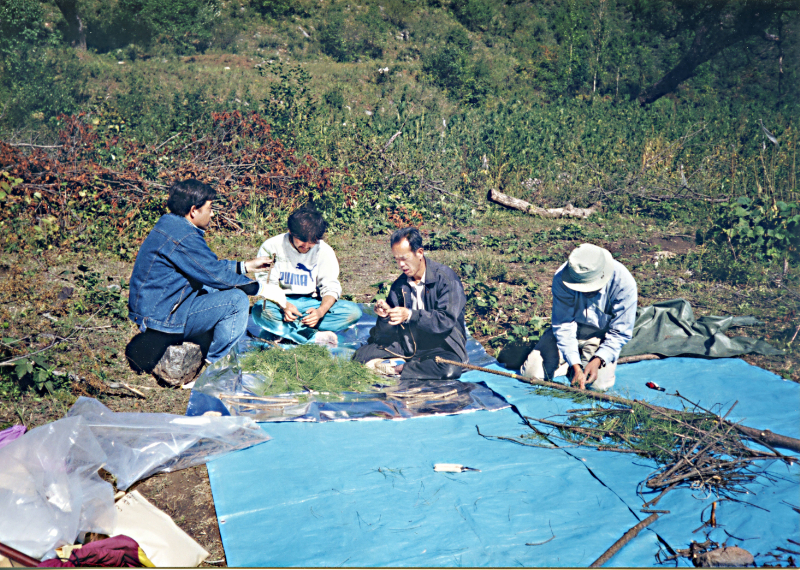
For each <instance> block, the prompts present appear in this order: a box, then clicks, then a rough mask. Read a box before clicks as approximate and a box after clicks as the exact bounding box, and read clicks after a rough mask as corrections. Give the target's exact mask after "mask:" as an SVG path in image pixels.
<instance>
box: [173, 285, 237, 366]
mask: <svg viewBox="0 0 800 570" xmlns="http://www.w3.org/2000/svg"><path fill="white" fill-rule="evenodd" d="M249 310H250V301H249V299H248V298H247V295H246V294H245V292H244V291H242V290H240V289H226V290H224V291H216V290H209V292H208V293H206V294H204V295H203V294H201V295H198V296H197V297H195V299H194V300H193V301H192V305H191V306H190V307H189V315H188V318H187V319H186V327H185V328H184V331H183V338H184V339H185V340H192V339H198V338H200V337H201V336H203V335H205V334H206V333H209V332H211V335H212V338H211V345H210V346H209V347H208V355H207V356H206V358H207V359H208V360H209V361H210V362H216V361H217V360H219V359H220V358H222V357H223V356H225V355H226V354H228V351H229V350H230V349H231V347H232V346H233V345H234V344H236V343H237V342H238V341H239V339H240V338H241V337H242V336H243V335H244V333H245V331H246V330H247V316H248V313H249Z"/></svg>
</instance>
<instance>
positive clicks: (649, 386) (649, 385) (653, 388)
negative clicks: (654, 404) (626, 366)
mask: <svg viewBox="0 0 800 570" xmlns="http://www.w3.org/2000/svg"><path fill="white" fill-rule="evenodd" d="M645 386H647V387H648V388H650V389H651V390H658V391H659V392H666V391H667V390H666V388H662V387H661V386H659V385H658V384H656V383H655V382H648V383H647V384H645Z"/></svg>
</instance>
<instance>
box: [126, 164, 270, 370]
mask: <svg viewBox="0 0 800 570" xmlns="http://www.w3.org/2000/svg"><path fill="white" fill-rule="evenodd" d="M214 198H216V191H215V190H214V189H213V188H212V187H211V186H209V185H208V184H204V183H202V182H200V181H198V180H184V181H182V182H176V183H175V184H173V185H172V187H171V188H170V189H169V199H168V200H167V207H168V208H169V210H170V212H171V213H169V214H165V215H163V216H161V218H160V219H159V220H158V222H156V225H155V226H154V227H153V229H152V230H151V231H150V234H149V235H148V236H147V238H146V239H145V240H144V243H142V246H141V247H140V248H139V253H138V255H137V256H136V263H135V264H134V266H133V274H132V275H131V282H130V296H129V299H128V310H129V314H128V316H129V317H130V319H131V320H132V321H133V322H134V323H136V324H137V325H139V328H140V329H141V330H142V331H144V330H146V329H153V330H156V331H161V332H163V333H169V334H175V335H181V338H182V339H183V340H197V339H199V338H200V337H202V336H204V335H207V334H208V333H210V334H211V337H212V338H211V344H210V346H209V348H208V354H207V356H206V359H207V361H208V362H216V361H217V360H219V359H220V358H222V357H223V356H225V355H226V354H227V353H228V351H229V350H230V349H231V347H232V346H233V345H234V344H236V342H237V341H238V340H239V339H240V338H241V337H242V335H244V333H245V330H246V328H247V318H248V311H249V308H250V302H249V300H248V298H247V296H248V295H256V294H258V291H259V285H258V282H257V281H254V280H252V279H250V278H249V277H247V275H246V274H247V273H251V272H255V271H260V270H263V269H266V268H269V267H270V266H271V265H272V259H271V258H269V257H257V258H255V259H251V260H249V261H228V260H223V259H217V256H216V255H215V254H214V252H213V251H211V249H209V247H208V245H207V244H206V241H205V238H204V234H205V230H206V229H208V226H209V224H210V223H211V218H212V216H213V215H214V213H213V211H212V210H211V201H212V200H213V199H214Z"/></svg>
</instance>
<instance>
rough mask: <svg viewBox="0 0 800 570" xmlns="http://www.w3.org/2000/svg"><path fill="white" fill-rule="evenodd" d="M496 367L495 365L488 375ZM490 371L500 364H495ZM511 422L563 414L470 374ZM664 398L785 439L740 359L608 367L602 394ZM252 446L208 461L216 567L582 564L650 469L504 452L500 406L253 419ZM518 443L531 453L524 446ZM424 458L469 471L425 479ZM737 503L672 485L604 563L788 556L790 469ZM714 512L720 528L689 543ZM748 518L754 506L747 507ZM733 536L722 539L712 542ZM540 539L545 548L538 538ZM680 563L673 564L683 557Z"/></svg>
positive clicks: (795, 530) (583, 452)
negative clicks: (317, 420) (220, 559)
mask: <svg viewBox="0 0 800 570" xmlns="http://www.w3.org/2000/svg"><path fill="white" fill-rule="evenodd" d="M495 366H496V365H495ZM497 368H498V369H501V368H499V367H497ZM462 381H473V382H479V381H483V382H485V383H486V384H487V385H489V386H490V387H491V388H492V389H493V390H494V391H495V392H497V393H498V394H501V395H503V396H504V397H505V398H506V399H507V400H508V401H509V402H511V403H512V404H514V405H515V406H516V409H517V410H518V411H519V412H520V413H521V414H522V415H525V416H530V417H535V418H545V417H552V416H553V415H556V414H559V413H563V412H564V411H565V410H567V409H571V408H574V407H575V403H574V402H573V401H571V400H568V399H561V398H549V397H545V396H539V395H536V394H534V393H533V390H532V388H531V386H529V385H526V384H523V383H521V382H518V381H516V380H513V379H510V378H504V377H501V376H496V375H492V374H488V373H483V372H475V371H470V372H467V373H466V374H464V376H462ZM648 381H655V382H657V383H658V384H660V385H662V386H664V387H665V388H666V389H667V390H668V392H673V391H675V390H678V391H679V392H680V393H681V394H683V395H685V396H686V397H688V398H690V399H692V400H695V401H698V402H699V403H700V404H701V405H703V406H706V407H710V406H714V405H715V404H716V403H720V404H722V405H723V408H724V409H725V410H727V408H728V407H730V405H731V404H733V402H734V401H736V400H738V401H739V403H738V405H737V406H736V408H735V409H734V410H733V412H732V414H731V416H730V418H731V419H734V420H742V423H744V424H745V425H750V426H754V427H760V428H766V429H771V430H773V431H775V432H777V433H782V434H786V435H790V436H794V437H798V431H799V426H800V410H799V409H798V408H799V406H798V403H800V386H798V385H797V384H795V383H792V382H787V381H784V380H782V379H781V378H779V377H777V376H776V375H774V374H772V373H770V372H766V371H764V370H761V369H759V368H756V367H754V366H750V365H748V364H747V363H745V362H743V361H740V360H733V359H731V360H728V359H723V360H713V361H710V360H695V359H689V358H671V359H667V360H663V361H649V362H641V363H637V364H628V365H624V366H621V367H619V368H618V370H617V383H616V385H615V388H614V391H615V392H617V393H620V394H622V395H625V396H626V397H630V398H640V399H647V400H649V401H653V402H655V403H658V404H662V405H666V406H670V407H681V404H680V402H679V401H678V400H677V399H676V398H675V397H669V396H666V395H665V394H666V393H660V392H654V391H652V390H649V389H647V388H646V387H645V383H646V382H648ZM263 427H264V429H265V430H266V431H267V432H268V433H269V434H270V435H271V436H272V437H273V439H272V441H270V442H268V443H267V444H264V445H259V446H255V447H253V448H250V449H247V450H243V451H241V452H236V453H232V454H229V455H226V456H225V457H223V458H220V459H217V460H214V461H212V462H210V463H209V464H208V470H209V477H210V480H211V488H212V491H213V493H214V502H215V505H216V510H217V515H218V517H219V522H220V525H219V528H220V533H221V536H222V540H223V544H224V547H225V553H226V559H227V562H228V564H229V565H231V566H339V565H341V566H456V565H464V566H512V565H513V566H518V565H524V566H587V565H589V564H590V563H591V562H593V561H594V560H595V559H596V558H597V557H599V556H600V555H601V554H602V553H603V552H605V551H606V549H608V548H609V547H610V546H611V545H612V544H613V543H614V542H615V541H616V540H617V539H619V538H620V537H621V536H622V535H623V534H624V533H625V532H626V531H627V530H628V529H630V528H631V527H632V526H634V525H635V524H636V523H637V522H638V521H639V520H643V519H644V518H646V517H647V516H649V515H648V514H646V513H641V512H640V508H641V505H642V503H644V502H645V501H647V500H649V499H651V498H653V497H654V496H655V495H654V494H653V493H649V494H646V495H644V497H642V496H639V495H638V494H637V487H638V486H639V484H640V483H641V482H643V481H644V480H645V479H646V478H647V476H648V475H649V474H651V473H652V472H653V471H654V470H655V469H656V465H655V464H654V463H653V462H651V461H648V460H644V459H641V458H638V457H636V456H632V455H628V454H619V453H613V452H599V451H593V450H590V449H586V448H580V447H572V448H569V447H567V448H562V449H543V448H540V447H530V446H523V445H519V444H516V443H513V442H510V441H506V440H501V439H496V438H489V439H487V438H484V437H481V435H479V434H478V429H479V430H480V432H481V433H482V434H484V435H486V436H503V437H513V438H518V437H519V436H520V435H521V434H530V433H531V432H530V430H529V429H528V428H527V427H525V426H524V425H523V423H522V420H521V418H520V416H519V415H518V414H517V413H515V412H514V410H511V409H505V410H500V411H496V412H487V411H479V412H474V413H471V414H462V415H457V416H438V417H424V418H415V419H411V420H407V421H400V422H390V421H371V422H343V423H333V422H331V423H323V424H303V423H278V424H263ZM531 443H535V442H533V441H531ZM435 463H461V464H463V465H466V466H469V467H474V468H477V469H480V470H481V471H480V472H465V473H458V474H452V473H437V472H434V471H433V465H434V464H435ZM759 469H760V470H761V471H763V472H764V473H766V474H768V475H769V476H770V477H771V478H772V479H773V480H770V479H768V478H766V477H759V478H758V480H757V482H756V483H754V484H753V485H751V486H750V487H749V489H750V490H751V491H752V492H753V493H755V494H748V495H739V496H738V497H737V498H738V499H740V500H742V501H746V502H747V503H750V504H746V503H744V502H734V501H725V500H720V499H719V498H718V497H716V496H714V495H712V494H709V493H708V492H707V491H705V490H694V491H693V490H691V489H675V490H673V491H671V492H670V493H668V494H667V495H666V496H665V497H664V498H663V499H662V500H661V502H660V503H659V504H658V505H657V506H656V507H655V508H658V509H666V510H670V511H671V512H670V514H668V515H662V516H661V518H660V519H659V520H658V521H656V522H655V523H654V524H652V525H651V526H650V527H649V528H648V529H646V530H643V531H642V532H641V533H640V534H639V535H638V537H636V538H635V539H634V540H632V541H631V542H630V543H629V544H628V545H627V546H625V547H624V548H623V549H622V550H621V551H620V552H619V553H618V554H617V555H616V556H614V557H613V558H612V559H611V562H610V563H609V564H607V565H608V566H623V567H624V566H639V567H641V566H653V565H655V564H656V558H655V555H656V553H657V552H659V551H661V552H662V557H663V556H665V555H667V554H668V552H666V551H665V546H664V543H666V544H668V545H669V546H670V547H671V548H673V549H678V548H687V547H688V546H689V544H690V542H691V541H692V540H697V541H698V542H702V541H704V540H705V536H706V532H707V533H708V534H709V536H710V537H711V539H712V540H715V541H717V542H719V543H722V542H724V541H725V540H727V541H728V544H736V545H739V546H741V547H743V548H745V549H747V550H749V551H750V552H751V553H753V554H754V555H756V562H757V563H758V564H759V565H761V564H764V563H765V562H770V563H774V562H775V559H774V558H773V557H771V556H768V555H767V553H768V552H777V551H776V550H775V549H776V548H777V547H783V548H788V549H790V550H795V549H796V548H797V547H796V546H793V545H792V544H791V543H788V541H787V539H788V538H792V539H794V540H796V539H797V536H798V535H800V515H798V514H797V513H796V512H794V511H793V510H792V505H794V506H797V503H798V490H799V489H800V469H799V468H798V465H797V463H795V464H794V465H792V466H791V467H787V466H786V465H785V464H783V463H779V462H765V463H763V464H760V465H759ZM715 500H716V501H718V507H717V521H718V523H719V524H720V525H721V526H719V527H718V528H715V529H707V531H706V532H703V531H700V532H698V533H692V530H694V529H696V528H697V527H699V526H701V524H702V522H701V519H702V520H706V519H707V518H708V516H709V509H710V506H711V503H712V502H713V501H715ZM762 509H766V511H765V510H762ZM726 531H727V532H728V533H730V534H731V535H733V536H735V537H737V538H736V539H733V538H730V537H729V536H728V535H727V534H726ZM546 541H547V542H546ZM679 564H680V565H683V566H689V563H688V561H687V560H686V559H682V560H680V562H679Z"/></svg>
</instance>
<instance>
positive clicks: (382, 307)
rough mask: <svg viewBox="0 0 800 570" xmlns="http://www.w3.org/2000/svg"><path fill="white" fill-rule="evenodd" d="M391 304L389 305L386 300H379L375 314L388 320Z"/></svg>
mask: <svg viewBox="0 0 800 570" xmlns="http://www.w3.org/2000/svg"><path fill="white" fill-rule="evenodd" d="M390 308H391V307H389V303H387V302H386V301H385V300H384V299H378V300H377V301H376V302H375V314H376V315H378V316H379V317H382V318H386V317H388V316H389V309H390Z"/></svg>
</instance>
